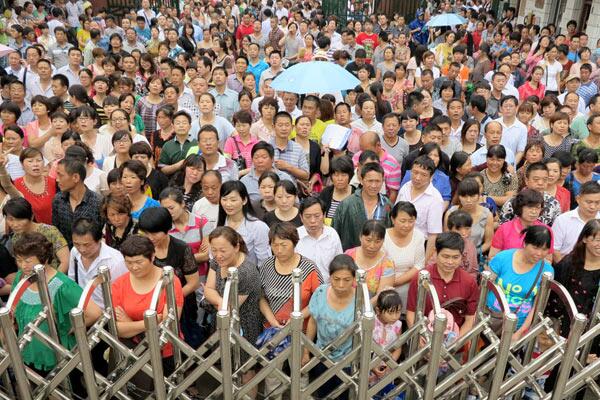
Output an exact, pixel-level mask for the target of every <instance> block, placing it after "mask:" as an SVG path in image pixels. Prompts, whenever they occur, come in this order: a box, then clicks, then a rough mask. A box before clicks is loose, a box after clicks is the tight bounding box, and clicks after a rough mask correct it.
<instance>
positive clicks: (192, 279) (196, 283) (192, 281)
mask: <svg viewBox="0 0 600 400" xmlns="http://www.w3.org/2000/svg"><path fill="white" fill-rule="evenodd" d="M185 280H186V282H187V283H186V284H185V285H184V286H183V287H182V288H181V291H182V292H183V297H186V296H188V295H190V294H192V293H194V292H195V291H196V289H198V288H199V287H200V276H199V275H198V273H194V274H189V275H186V276H185Z"/></svg>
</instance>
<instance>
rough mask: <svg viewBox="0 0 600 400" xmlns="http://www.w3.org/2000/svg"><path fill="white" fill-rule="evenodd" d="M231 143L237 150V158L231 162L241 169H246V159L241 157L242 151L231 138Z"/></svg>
mask: <svg viewBox="0 0 600 400" xmlns="http://www.w3.org/2000/svg"><path fill="white" fill-rule="evenodd" d="M233 144H234V145H235V149H236V150H237V158H234V159H233V162H235V164H236V165H237V167H238V169H239V170H240V171H241V170H243V169H246V168H247V167H248V166H247V165H246V159H245V158H244V157H242V152H241V151H240V146H239V145H238V142H237V141H236V140H235V138H233Z"/></svg>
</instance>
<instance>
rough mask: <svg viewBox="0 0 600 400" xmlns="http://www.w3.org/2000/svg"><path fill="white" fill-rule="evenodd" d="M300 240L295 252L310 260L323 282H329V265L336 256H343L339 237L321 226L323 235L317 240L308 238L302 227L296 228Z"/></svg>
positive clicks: (329, 228)
mask: <svg viewBox="0 0 600 400" xmlns="http://www.w3.org/2000/svg"><path fill="white" fill-rule="evenodd" d="M298 236H299V237H300V240H299V241H298V244H297V245H296V252H298V254H301V255H303V256H304V257H306V258H308V259H310V260H312V261H313V262H314V263H315V264H317V267H318V268H319V272H321V276H322V277H323V282H329V264H330V263H331V260H333V258H334V257H335V256H337V255H338V254H343V253H344V250H343V249H342V242H341V241H340V236H339V235H338V233H337V232H336V231H335V229H333V228H332V227H330V226H323V233H321V236H319V237H318V238H317V239H315V238H314V237H312V236H310V235H309V234H308V232H307V231H306V228H305V227H304V225H303V226H301V227H299V228H298Z"/></svg>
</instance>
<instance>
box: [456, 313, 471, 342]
mask: <svg viewBox="0 0 600 400" xmlns="http://www.w3.org/2000/svg"><path fill="white" fill-rule="evenodd" d="M474 322H475V316H474V315H466V316H465V322H463V324H462V326H461V327H460V330H459V333H458V336H459V337H462V336H463V335H464V334H465V333H468V332H469V331H470V330H471V329H472V328H473V323H474Z"/></svg>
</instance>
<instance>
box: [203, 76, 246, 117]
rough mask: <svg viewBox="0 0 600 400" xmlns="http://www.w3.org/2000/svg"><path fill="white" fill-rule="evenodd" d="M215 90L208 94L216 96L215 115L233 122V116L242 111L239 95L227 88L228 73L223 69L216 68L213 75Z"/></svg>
mask: <svg viewBox="0 0 600 400" xmlns="http://www.w3.org/2000/svg"><path fill="white" fill-rule="evenodd" d="M212 78H213V79H212V80H213V83H214V85H215V87H214V88H212V89H210V90H209V91H208V92H209V93H210V94H212V95H213V96H215V102H216V105H215V113H216V114H217V115H218V116H220V117H223V118H225V119H227V120H228V121H229V122H231V120H232V118H233V114H235V113H236V112H237V111H238V110H239V109H240V102H239V101H238V93H237V92H236V91H234V90H231V89H229V88H228V87H227V72H226V71H225V68H223V67H219V66H217V67H215V68H214V69H213V73H212Z"/></svg>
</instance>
